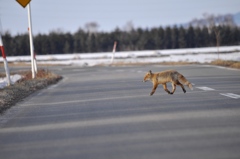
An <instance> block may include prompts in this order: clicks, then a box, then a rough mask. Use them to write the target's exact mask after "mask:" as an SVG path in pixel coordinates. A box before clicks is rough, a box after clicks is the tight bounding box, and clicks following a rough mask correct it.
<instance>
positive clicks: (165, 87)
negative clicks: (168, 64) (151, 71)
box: [162, 83, 171, 94]
mask: <svg viewBox="0 0 240 159" xmlns="http://www.w3.org/2000/svg"><path fill="white" fill-rule="evenodd" d="M162 85H163V89H164V90H165V91H166V92H167V93H168V94H171V92H170V91H169V90H168V89H167V84H166V83H164V84H162Z"/></svg>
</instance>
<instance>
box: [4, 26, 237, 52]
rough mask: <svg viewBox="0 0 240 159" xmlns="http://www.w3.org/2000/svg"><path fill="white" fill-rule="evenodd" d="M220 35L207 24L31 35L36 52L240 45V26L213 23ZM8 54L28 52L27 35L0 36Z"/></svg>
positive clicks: (80, 30)
mask: <svg viewBox="0 0 240 159" xmlns="http://www.w3.org/2000/svg"><path fill="white" fill-rule="evenodd" d="M214 27H215V28H214V29H213V30H217V31H218V32H219V35H220V36H219V37H217V36H216V33H215V32H214V31H213V30H211V29H209V27H206V26H204V27H201V28H200V27H192V26H189V27H188V28H184V27H182V26H180V27H177V26H173V27H158V28H152V29H141V28H137V29H134V28H131V29H128V30H120V29H118V28H116V29H115V30H114V31H112V32H97V31H96V32H91V31H89V30H87V31H86V30H84V29H79V30H78V31H77V32H75V33H73V34H71V33H68V32H67V33H66V32H62V31H52V32H50V33H49V34H38V35H36V36H34V49H35V52H36V53H37V54H38V55H41V54H43V55H46V54H69V53H91V52H109V51H112V47H113V43H114V41H117V42H118V46H117V50H118V51H129V50H157V49H177V48H197V47H210V46H216V45H217V43H218V45H221V46H227V45H239V44H240V28H239V27H236V26H234V27H233V26H214ZM2 37H3V43H4V47H5V50H6V53H7V55H8V56H17V55H29V54H30V50H29V37H28V34H27V33H26V34H19V35H16V36H12V35H11V34H10V33H9V32H5V33H4V34H3V35H2Z"/></svg>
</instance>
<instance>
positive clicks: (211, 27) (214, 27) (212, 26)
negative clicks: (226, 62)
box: [203, 13, 221, 59]
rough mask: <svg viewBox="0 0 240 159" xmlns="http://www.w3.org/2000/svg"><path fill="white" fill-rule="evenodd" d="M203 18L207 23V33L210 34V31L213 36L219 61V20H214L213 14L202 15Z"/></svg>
mask: <svg viewBox="0 0 240 159" xmlns="http://www.w3.org/2000/svg"><path fill="white" fill-rule="evenodd" d="M203 16H204V17H205V19H206V21H207V26H208V32H209V33H211V32H212V31H213V32H214V34H215V38H216V46H217V53H218V59H219V46H220V40H221V36H220V33H221V32H220V29H219V26H220V25H221V19H220V18H219V17H217V18H215V16H214V15H213V14H208V13H204V14H203Z"/></svg>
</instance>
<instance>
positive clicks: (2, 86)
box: [0, 74, 22, 88]
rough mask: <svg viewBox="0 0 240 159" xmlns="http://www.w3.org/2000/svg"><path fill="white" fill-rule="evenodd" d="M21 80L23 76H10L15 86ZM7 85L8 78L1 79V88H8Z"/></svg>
mask: <svg viewBox="0 0 240 159" xmlns="http://www.w3.org/2000/svg"><path fill="white" fill-rule="evenodd" d="M21 78H22V76H21V75H19V74H15V75H11V76H10V80H11V84H14V83H15V82H17V81H18V80H20V79H21ZM7 84H8V82H7V78H6V77H5V78H0V88H4V87H6V86H7Z"/></svg>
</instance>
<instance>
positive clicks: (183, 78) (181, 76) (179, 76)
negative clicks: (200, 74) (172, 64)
mask: <svg viewBox="0 0 240 159" xmlns="http://www.w3.org/2000/svg"><path fill="white" fill-rule="evenodd" d="M178 81H179V82H180V83H181V84H183V85H186V86H188V87H189V88H190V89H191V90H193V86H192V84H191V83H190V82H189V81H188V80H187V79H186V78H185V77H184V76H183V75H182V74H179V75H178Z"/></svg>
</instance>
